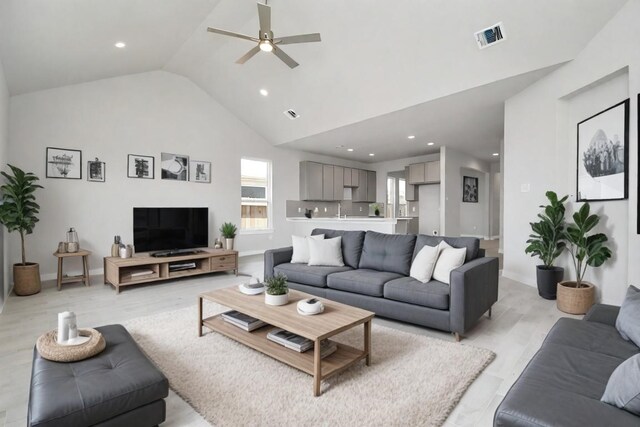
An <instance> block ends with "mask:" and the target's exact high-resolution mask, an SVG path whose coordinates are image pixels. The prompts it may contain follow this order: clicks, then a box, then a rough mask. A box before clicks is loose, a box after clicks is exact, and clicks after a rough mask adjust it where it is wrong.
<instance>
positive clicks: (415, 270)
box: [409, 245, 440, 283]
mask: <svg viewBox="0 0 640 427" xmlns="http://www.w3.org/2000/svg"><path fill="white" fill-rule="evenodd" d="M438 255H440V247H439V246H428V245H425V246H423V247H422V249H421V250H420V252H418V255H416V257H415V258H414V259H413V262H412V263H411V270H409V276H411V277H413V278H414V279H416V280H419V281H420V282H422V283H427V282H429V281H430V280H431V276H433V270H434V269H435V268H436V262H437V261H438Z"/></svg>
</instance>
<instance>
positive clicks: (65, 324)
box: [58, 311, 72, 344]
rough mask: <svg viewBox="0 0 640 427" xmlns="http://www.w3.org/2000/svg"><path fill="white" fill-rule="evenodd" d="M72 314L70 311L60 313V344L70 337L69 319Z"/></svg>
mask: <svg viewBox="0 0 640 427" xmlns="http://www.w3.org/2000/svg"><path fill="white" fill-rule="evenodd" d="M71 314H72V313H71V312H69V311H63V312H62V313H58V344H62V343H64V342H66V341H67V340H68V339H69V319H70V317H71Z"/></svg>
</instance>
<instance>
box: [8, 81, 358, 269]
mask: <svg viewBox="0 0 640 427" xmlns="http://www.w3.org/2000/svg"><path fill="white" fill-rule="evenodd" d="M10 119H11V128H10V140H11V146H10V158H11V161H12V162H13V163H15V164H16V165H17V166H19V167H22V168H24V169H26V170H30V171H33V172H35V173H36V174H37V175H39V176H40V177H41V178H42V184H43V186H44V187H45V189H44V190H40V191H38V193H37V197H38V201H39V203H40V205H41V207H42V209H41V221H40V223H39V224H38V226H37V227H36V229H35V232H34V234H33V235H31V236H29V238H28V239H27V255H28V258H29V260H30V261H34V262H39V263H40V265H41V273H42V274H43V275H47V277H52V276H51V275H52V274H53V273H55V271H56V264H55V262H54V258H53V256H52V255H51V253H52V252H53V251H54V250H55V248H56V247H57V243H58V242H59V241H61V240H64V237H65V231H66V229H68V228H69V227H75V228H76V230H77V231H78V234H79V236H80V240H81V243H82V245H83V246H84V247H86V249H88V250H90V251H92V252H93V256H92V257H91V259H90V266H91V268H92V270H93V271H95V272H98V271H100V270H101V267H102V257H103V256H105V255H107V254H108V252H109V248H110V245H111V243H112V241H113V236H114V235H116V234H119V235H121V236H122V238H123V239H124V241H125V242H127V243H130V242H132V207H134V206H158V205H161V206H207V207H209V210H210V214H211V219H210V228H209V229H210V234H211V237H210V239H211V240H210V241H211V243H212V242H213V238H214V237H216V236H218V235H219V233H218V231H217V230H218V228H219V226H220V224H221V223H222V222H224V221H232V222H234V223H236V224H239V223H240V158H241V157H242V156H247V157H254V158H263V159H269V160H271V161H272V162H273V206H274V212H273V218H274V229H275V233H272V234H252V235H248V234H241V235H239V236H238V237H237V242H236V243H237V249H238V250H239V251H241V252H243V251H254V250H261V249H266V248H270V247H276V246H286V245H289V244H290V235H291V225H290V224H289V223H287V222H286V221H285V201H286V200H287V199H297V198H298V196H299V193H298V180H299V174H298V162H299V161H300V160H316V161H325V162H328V163H334V164H341V165H344V166H354V167H361V168H362V167H365V165H363V164H359V163H355V162H347V161H343V160H338V159H333V158H328V157H324V156H318V155H311V154H306V153H302V152H297V151H291V150H285V149H279V148H274V147H273V146H272V145H270V144H269V143H268V142H267V141H265V140H264V139H263V138H261V137H260V136H259V135H257V134H256V133H255V132H254V131H253V130H251V129H250V128H249V127H247V126H246V125H245V124H244V123H242V122H241V121H240V120H238V119H237V118H236V117H235V116H234V115H232V114H231V113H230V112H229V111H227V110H226V109H225V108H223V107H222V106H221V105H220V104H218V103H217V102H216V101H215V100H213V99H212V98H211V97H210V96H209V95H208V94H206V93H205V92H203V91H202V90H201V89H199V88H198V87H197V86H196V85H194V84H193V83H191V82H190V81H189V80H188V79H186V78H184V77H180V76H177V75H175V74H172V73H168V72H165V71H156V72H149V73H143V74H137V75H129V76H123V77H118V78H113V79H107V80H101V81H95V82H91V83H86V84H80V85H74V86H68V87H63V88H59V89H52V90H46V91H41V92H35V93H30V94H25V95H20V96H15V97H13V98H12V100H11V115H10ZM46 147H63V148H74V149H80V150H82V160H83V163H84V165H83V175H82V178H83V179H82V180H66V179H45V178H44V177H45V149H46ZM161 152H170V153H180V154H186V155H189V156H191V158H192V159H197V160H208V161H211V162H212V183H211V184H198V183H189V182H175V181H174V182H172V181H166V180H161V179H160V165H159V157H160V153H161ZM129 153H131V154H143V155H145V154H146V155H152V156H155V158H156V164H155V176H156V179H155V180H142V179H132V178H127V171H126V167H127V154H129ZM94 157H99V158H100V160H102V161H105V162H106V182H105V183H96V182H88V181H86V161H87V160H89V159H93V158H94ZM18 251H19V243H18V240H17V239H16V236H12V239H11V259H12V261H14V260H16V259H17V258H18V255H19V252H18Z"/></svg>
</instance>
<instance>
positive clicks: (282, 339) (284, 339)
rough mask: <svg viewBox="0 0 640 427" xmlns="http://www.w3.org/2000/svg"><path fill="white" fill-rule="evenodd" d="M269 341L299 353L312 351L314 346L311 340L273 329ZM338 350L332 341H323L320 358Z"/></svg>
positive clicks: (268, 336) (268, 337) (269, 334)
mask: <svg viewBox="0 0 640 427" xmlns="http://www.w3.org/2000/svg"><path fill="white" fill-rule="evenodd" d="M267 339H269V340H271V341H273V342H275V343H278V344H281V345H283V346H285V347H286V348H288V349H291V350H295V351H297V352H299V353H304V352H305V351H308V350H311V349H312V348H313V346H314V344H313V341H311V340H310V339H307V338H304V337H301V336H300V335H296V334H294V333H292V332H289V331H285V330H284V329H280V328H273V329H272V330H271V331H270V332H269V333H268V334H267ZM337 349H338V345H337V344H336V343H335V342H333V341H331V340H328V339H327V340H322V342H321V343H320V357H321V358H322V359H324V358H325V357H327V356H329V355H331V354H333V353H334V352H335V351H336V350H337Z"/></svg>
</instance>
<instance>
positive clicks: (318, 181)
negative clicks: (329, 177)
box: [300, 162, 323, 200]
mask: <svg viewBox="0 0 640 427" xmlns="http://www.w3.org/2000/svg"><path fill="white" fill-rule="evenodd" d="M322 166H323V165H322V164H321V163H315V162H300V200H322Z"/></svg>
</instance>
